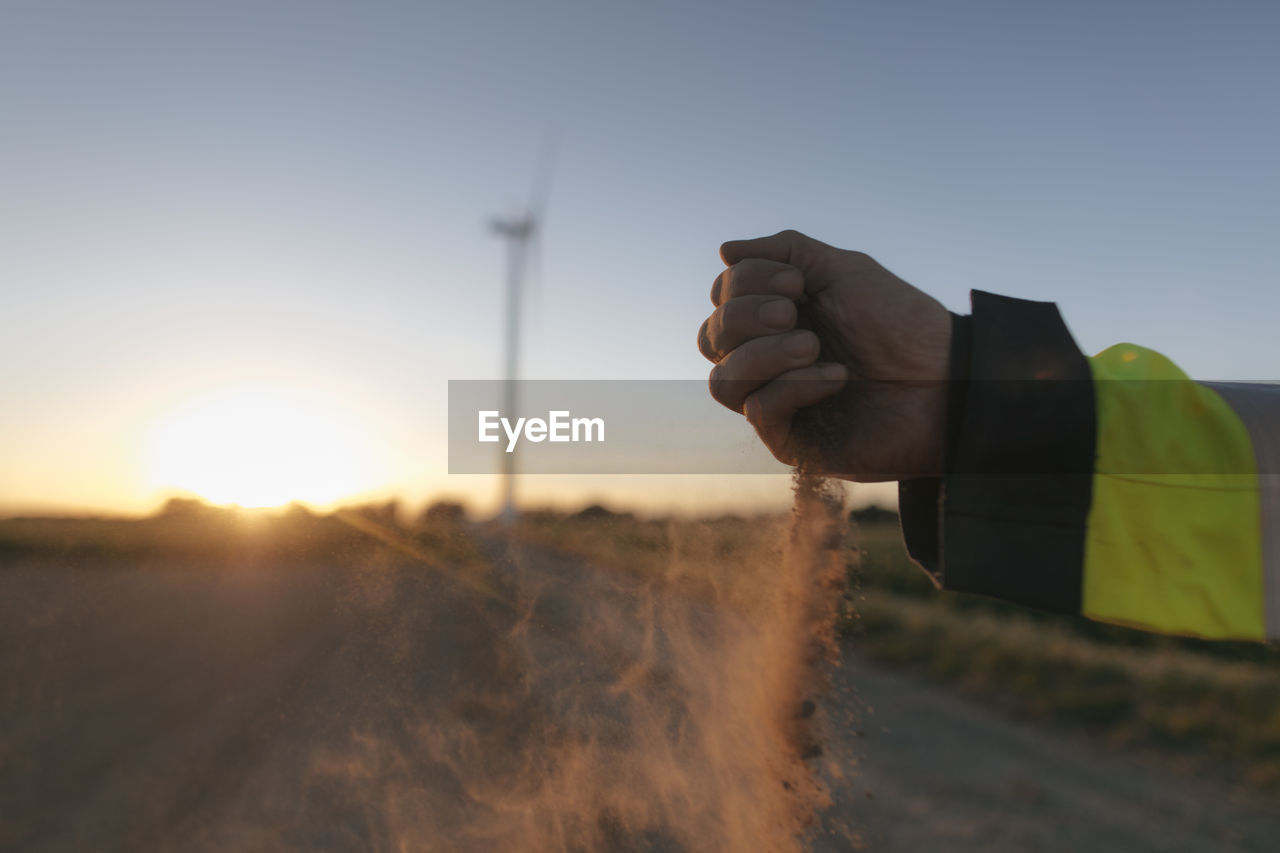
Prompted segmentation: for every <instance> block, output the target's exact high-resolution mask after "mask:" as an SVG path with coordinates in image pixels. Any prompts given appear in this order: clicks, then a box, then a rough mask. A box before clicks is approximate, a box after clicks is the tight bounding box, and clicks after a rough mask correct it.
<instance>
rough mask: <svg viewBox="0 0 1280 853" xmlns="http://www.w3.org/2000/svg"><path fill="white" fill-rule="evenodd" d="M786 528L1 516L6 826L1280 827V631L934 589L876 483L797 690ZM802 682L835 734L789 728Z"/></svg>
mask: <svg viewBox="0 0 1280 853" xmlns="http://www.w3.org/2000/svg"><path fill="white" fill-rule="evenodd" d="M787 531H788V519H787V518H785V517H759V518H719V519H706V520H696V521H694V520H671V519H665V520H657V519H641V518H635V517H631V516H628V515H617V514H614V513H610V512H608V511H607V510H603V509H601V508H589V509H588V510H586V511H583V512H582V513H578V514H575V515H566V514H563V513H551V512H547V513H537V512H534V513H528V514H527V515H526V516H525V517H524V519H523V520H522V521H521V522H520V523H519V525H518V526H517V527H516V528H515V529H514V530H512V531H508V532H500V531H499V530H497V529H495V528H492V527H488V526H485V525H480V524H474V523H468V522H467V521H466V519H465V518H464V517H463V515H462V514H461V512H460V510H459V509H458V508H451V507H447V506H440V507H436V508H434V509H433V510H432V511H431V512H429V513H425V514H423V515H422V516H420V517H418V518H415V519H408V518H405V517H403V514H402V513H400V512H399V510H398V508H397V507H396V506H394V505H386V506H368V507H357V508H352V509H350V510H346V511H343V512H342V513H338V514H334V515H330V516H320V515H315V514H312V513H310V512H307V511H306V510H303V509H300V508H295V509H294V510H291V511H288V512H285V513H282V514H277V515H264V514H260V513H246V512H234V511H227V510H214V509H210V508H208V507H203V506H201V505H198V504H190V503H183V502H175V503H174V504H172V505H170V506H169V507H168V509H167V511H166V512H164V513H162V514H161V515H159V516H157V517H155V518H150V519H143V520H136V521H126V520H112V519H10V520H6V521H0V649H3V654H0V683H3V684H4V685H5V688H4V689H5V697H6V708H7V712H6V714H5V715H4V718H3V722H2V723H0V812H2V813H3V817H4V819H3V820H0V849H24V850H38V851H61V850H79V849H99V850H134V849H157V850H223V849H233V848H234V849H240V850H269V849H290V850H292V849H296V850H314V849H322V850H384V849H385V850H395V849H427V850H429V849H456V850H488V849H513V850H525V849H527V850H543V849H549V850H555V849H563V850H595V849H600V850H704V849H705V850H712V849H763V850H769V849H774V850H799V849H810V850H842V849H849V848H850V847H851V846H855V847H856V846H869V848H870V849H883V850H911V849H918V847H919V845H922V844H926V843H928V844H932V845H934V846H937V845H941V846H942V847H945V848H946V849H953V850H1001V849H1010V850H1013V849H1027V848H1029V847H1037V848H1039V849H1062V850H1067V849H1080V846H1081V845H1085V846H1088V847H1090V848H1091V849H1099V850H1108V849H1115V850H1129V849H1137V848H1135V846H1134V845H1135V843H1136V842H1135V841H1134V839H1143V841H1142V843H1143V844H1147V845H1150V846H1151V849H1188V850H1191V849H1221V850H1255V849H1258V850H1261V849H1267V848H1266V844H1267V843H1268V842H1267V841H1266V839H1274V837H1275V832H1276V831H1278V830H1280V814H1277V813H1275V812H1274V810H1270V809H1268V808H1267V806H1266V804H1267V803H1274V802H1275V801H1276V794H1277V790H1278V785H1277V775H1276V774H1277V766H1278V764H1280V755H1278V754H1277V745H1278V744H1280V693H1278V688H1277V685H1278V684H1280V677H1278V676H1280V661H1278V659H1277V655H1276V653H1275V651H1274V650H1273V649H1269V648H1266V647H1255V646H1233V645H1222V644H1206V643H1197V642H1194V641H1188V640H1179V639H1170V638H1156V637H1151V636H1148V635H1143V634H1138V633H1136V632H1132V631H1128V630H1125V629H1119V628H1111V627H1108V626H1096V625H1091V624H1088V623H1084V622H1080V621H1078V620H1070V619H1055V618H1049V617H1045V616H1043V615H1037V614H1032V613H1028V612H1026V611H1022V610H1018V609H1016V608H1008V607H1003V606H1001V605H998V604H995V603H993V602H986V601H979V600H974V599H966V598H962V597H957V596H953V595H948V594H941V593H937V592H935V591H933V590H932V587H931V586H930V585H929V584H928V583H927V582H926V581H924V580H923V578H922V576H921V575H920V574H919V572H918V570H916V569H915V568H914V567H912V566H910V565H909V564H908V562H907V561H906V559H905V556H904V555H903V553H902V551H901V548H900V546H899V544H898V540H897V533H896V529H895V526H894V522H893V520H892V518H884V517H876V516H874V515H868V514H863V515H862V516H861V517H858V518H855V520H854V527H853V528H852V532H851V535H850V536H849V537H848V539H847V541H846V543H845V546H844V550H843V551H842V552H841V554H842V559H843V560H844V561H845V562H846V564H847V567H848V570H849V582H850V583H849V589H848V592H847V593H846V594H845V595H844V596H843V597H842V598H841V599H840V600H841V613H840V627H841V630H842V632H843V634H844V639H843V641H842V643H841V647H842V650H843V653H844V656H845V662H844V663H843V664H842V665H841V666H840V667H839V668H838V669H837V670H836V671H835V673H834V688H835V689H834V690H833V692H832V693H831V694H830V695H829V696H826V697H820V696H816V695H811V694H806V693H803V692H797V690H799V689H800V685H801V682H799V681H796V680H794V679H793V678H792V673H791V669H793V668H794V667H793V666H792V664H793V663H794V662H793V661H792V660H791V659H792V658H793V657H794V656H795V655H796V654H798V653H799V651H798V650H799V649H801V648H802V647H799V646H794V645H789V644H788V642H787V641H786V637H785V636H780V635H779V634H778V631H777V624H776V614H777V613H778V612H779V611H778V609H777V608H778V602H779V600H781V599H782V598H785V596H780V594H779V593H780V591H782V592H785V587H784V586H779V584H778V581H777V578H778V571H779V567H780V566H781V565H782V562H783V560H784V558H785V554H784V551H785V542H786V539H787ZM901 672H909V673H916V674H917V675H918V676H921V677H923V679H924V681H920V680H919V679H917V678H916V677H915V676H903V675H900V674H895V673H901ZM928 682H933V683H935V684H944V685H947V686H948V689H949V690H951V691H953V692H955V693H956V694H958V695H959V696H961V697H963V698H962V699H950V698H947V697H945V696H943V695H942V694H941V693H939V692H938V691H937V688H933V687H929V686H928ZM973 699H976V700H977V701H978V702H980V703H984V704H986V705H988V706H990V707H993V708H995V709H996V712H995V713H994V714H993V713H989V712H984V711H981V710H980V709H976V708H975V707H974V706H972V705H971V704H968V703H969V700H973ZM813 700H817V713H816V717H815V718H816V719H823V720H825V721H826V723H827V728H828V737H827V738H826V739H825V740H824V741H823V742H821V743H820V744H809V743H808V742H798V741H796V739H795V738H796V731H798V730H795V729H793V721H794V720H798V719H800V718H801V717H803V718H805V719H807V718H808V717H809V716H810V715H811V714H814V705H813V704H812V702H813ZM872 705H874V706H876V707H877V708H878V710H877V711H876V712H874V713H872V711H871V708H870V706H872ZM1016 718H1022V721H1021V722H1019V721H1017V719H1016ZM1026 721H1034V722H1036V723H1037V726H1035V727H1032V728H1026ZM1045 733H1048V736H1046V734H1045ZM1090 744H1093V746H1090ZM1099 747H1101V749H1099ZM975 750H977V752H975ZM1103 753H1111V755H1108V756H1104V755H1103ZM940 756H942V757H940ZM1091 756H1092V757H1091ZM1120 756H1128V757H1127V758H1123V760H1122V759H1121V758H1120ZM939 762H941V763H939ZM1143 768H1147V769H1143ZM970 769H973V770H976V771H977V772H978V776H977V777H975V778H974V779H967V778H966V777H965V776H964V774H965V773H966V772H968V771H969V770H970ZM957 774H959V775H957ZM811 777H812V778H811ZM810 782H812V783H814V784H816V785H818V786H819V787H814V788H811V787H808V786H809V785H810ZM827 792H829V796H828V793H827ZM828 799H829V801H830V803H831V804H830V805H829V806H826V807H825V808H824V807H823V804H824V802H826V801H827V800H828ZM1108 800H1110V801H1116V802H1119V801H1123V802H1124V803H1126V805H1125V806H1124V807H1123V808H1115V809H1108V808H1106V807H1104V806H1103V805H1101V804H1102V803H1104V802H1105V801H1108ZM1236 801H1239V804H1238V805H1232V803H1234V802H1236ZM1250 803H1252V805H1249V804H1250ZM1259 803H1261V805H1259ZM1206 804H1211V807H1210V805H1206ZM815 809H817V811H816V812H815V811H814V810H815ZM1153 821H1154V822H1159V823H1160V825H1161V827H1162V828H1161V829H1160V830H1159V831H1158V832H1157V831H1156V830H1154V829H1153V828H1152V827H1153V826H1154V824H1153ZM1153 832H1156V835H1152V833H1153ZM747 839H751V841H750V842H748V841H747ZM1154 839H1159V840H1154Z"/></svg>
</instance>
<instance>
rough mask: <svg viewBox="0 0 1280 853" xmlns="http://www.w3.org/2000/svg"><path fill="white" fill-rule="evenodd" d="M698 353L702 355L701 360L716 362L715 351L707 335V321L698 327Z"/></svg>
mask: <svg viewBox="0 0 1280 853" xmlns="http://www.w3.org/2000/svg"><path fill="white" fill-rule="evenodd" d="M709 319H710V318H708V320H709ZM698 352H700V353H702V356H703V358H707V359H710V360H711V361H715V360H716V359H715V349H713V348H712V346H711V338H710V337H708V335H707V320H703V321H702V325H701V326H699V327H698Z"/></svg>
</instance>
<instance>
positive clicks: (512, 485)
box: [489, 136, 558, 524]
mask: <svg viewBox="0 0 1280 853" xmlns="http://www.w3.org/2000/svg"><path fill="white" fill-rule="evenodd" d="M556 142H557V140H556V138H555V137H554V136H552V137H549V138H548V140H547V143H548V144H547V146H546V148H545V149H544V150H543V157H542V163H541V166H540V168H539V169H538V172H537V173H536V175H535V177H534V182H533V187H532V188H531V190H530V193H529V204H528V206H527V207H525V209H524V210H523V211H520V212H517V213H515V214H512V215H511V216H507V217H496V218H494V219H492V220H490V222H489V227H490V229H491V230H492V231H493V232H494V233H495V234H497V235H498V236H499V237H502V238H503V239H504V240H506V241H507V323H506V326H507V340H506V346H507V351H506V358H505V377H504V378H505V384H504V386H503V395H502V397H503V399H502V413H503V415H504V416H506V417H519V410H518V406H519V403H520V401H519V399H518V382H517V380H518V379H519V378H520V304H521V297H522V296H523V294H524V287H525V280H524V279H525V272H526V271H527V270H528V268H529V258H530V256H531V255H532V256H533V257H535V258H537V257H538V255H539V253H538V239H539V237H540V236H541V235H540V233H539V232H540V230H541V228H542V219H543V213H544V212H545V211H546V209H547V197H548V196H549V195H550V193H551V174H552V170H553V168H554V165H555V153H556V149H557V147H558V146H557V144H556ZM502 450H503V451H504V452H503V453H502V509H501V510H500V512H499V515H498V518H499V519H500V520H501V521H502V522H504V523H508V524H509V523H510V522H512V521H514V520H515V518H516V514H517V511H516V454H515V453H514V452H512V453H506V452H505V448H502Z"/></svg>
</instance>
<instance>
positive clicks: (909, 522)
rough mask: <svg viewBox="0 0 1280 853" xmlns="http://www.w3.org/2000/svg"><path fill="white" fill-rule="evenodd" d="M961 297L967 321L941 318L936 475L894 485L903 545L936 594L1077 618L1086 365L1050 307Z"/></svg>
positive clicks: (1090, 455)
mask: <svg viewBox="0 0 1280 853" xmlns="http://www.w3.org/2000/svg"><path fill="white" fill-rule="evenodd" d="M972 300H973V315H972V316H971V317H970V318H967V319H966V318H962V317H955V318H953V321H952V368H951V370H952V385H951V393H950V395H949V397H948V414H947V427H948V430H947V454H946V458H947V462H946V464H947V470H946V476H945V477H944V478H943V479H942V480H941V481H939V480H937V479H934V480H910V481H904V482H902V483H901V484H899V488H898V497H899V514H900V516H901V518H902V528H903V535H904V538H905V539H906V542H907V549H908V551H909V552H910V554H911V556H912V558H913V559H915V560H916V561H917V562H918V563H920V564H921V565H922V566H924V567H925V568H926V570H928V571H929V573H930V574H931V575H933V576H934V578H935V580H937V581H938V582H940V583H941V584H942V585H943V586H944V587H946V588H947V589H953V590H958V591H964V592H974V593H980V594H984V595H991V596H995V597H997V598H1003V599H1006V600H1010V601H1015V602H1018V603H1021V604H1026V605H1029V606H1032V607H1038V608H1041V609H1045V610H1053V611H1059V612H1079V609H1080V596H1081V570H1082V566H1083V561H1084V541H1085V522H1086V519H1087V517H1088V512H1089V503H1090V500H1091V496H1092V474H1093V462H1094V442H1095V436H1094V434H1095V416H1094V401H1093V384H1092V378H1091V373H1090V371H1089V363H1088V361H1087V360H1086V359H1085V357H1084V356H1083V354H1081V352H1080V349H1079V348H1078V347H1077V346H1076V344H1075V342H1074V341H1073V340H1072V339H1071V335H1070V333H1069V332H1068V331H1067V329H1066V326H1065V325H1063V323H1062V319H1061V317H1060V316H1059V315H1058V311H1057V308H1055V307H1054V306H1053V305H1052V304H1050V303H1044V302H1028V301H1026V300H1022V299H1012V298H1009V297H1003V296H993V295H991V294H988V293H983V292H981V291H974V292H973V294H972ZM957 330H959V335H957ZM966 350H967V357H966Z"/></svg>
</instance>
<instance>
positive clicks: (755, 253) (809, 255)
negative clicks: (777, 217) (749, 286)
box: [720, 229, 831, 270]
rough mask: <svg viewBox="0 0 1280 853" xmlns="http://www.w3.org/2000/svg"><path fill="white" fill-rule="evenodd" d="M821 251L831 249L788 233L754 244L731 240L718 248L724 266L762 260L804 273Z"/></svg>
mask: <svg viewBox="0 0 1280 853" xmlns="http://www.w3.org/2000/svg"><path fill="white" fill-rule="evenodd" d="M820 250H826V251H830V250H831V247H830V246H828V245H827V244H826V243H821V242H819V241H817V240H815V239H813V238H812V237H809V236H806V235H804V234H801V233H800V232H799V231H792V230H790V229H788V230H786V231H779V232H778V233H777V234H774V235H772V236H769V237H757V238H756V239H754V240H730V241H729V242H727V243H723V244H721V246H720V258H721V260H723V261H724V262H725V265H726V266H733V265H734V264H736V263H738V262H739V261H744V260H746V259H747V258H763V259H765V260H768V261H777V262H779V263H783V264H790V265H791V266H793V267H796V268H797V269H800V270H803V269H804V268H805V266H806V264H807V263H809V262H810V261H811V260H813V258H814V256H815V255H817V254H818V252H819V251H820Z"/></svg>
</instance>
